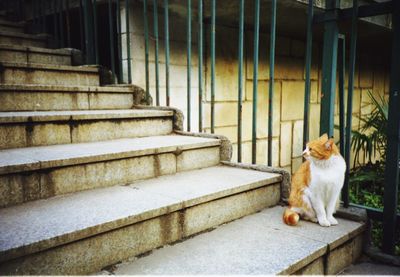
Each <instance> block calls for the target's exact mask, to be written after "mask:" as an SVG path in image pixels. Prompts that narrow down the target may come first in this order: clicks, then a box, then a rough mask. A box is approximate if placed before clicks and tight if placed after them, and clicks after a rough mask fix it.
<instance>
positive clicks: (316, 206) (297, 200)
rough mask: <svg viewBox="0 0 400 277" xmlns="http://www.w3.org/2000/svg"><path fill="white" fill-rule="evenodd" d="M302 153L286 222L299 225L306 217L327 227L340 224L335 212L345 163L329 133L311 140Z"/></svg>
mask: <svg viewBox="0 0 400 277" xmlns="http://www.w3.org/2000/svg"><path fill="white" fill-rule="evenodd" d="M303 156H304V157H305V159H306V161H305V162H304V163H303V164H302V165H301V166H300V168H299V169H298V170H297V172H296V173H295V174H294V175H293V178H292V185H291V192H290V196H289V207H288V208H286V209H285V211H284V213H283V221H284V222H285V223H286V224H288V225H296V224H297V223H298V221H299V219H300V218H303V219H305V220H309V221H312V222H315V223H317V222H318V223H319V224H320V225H321V226H325V227H328V226H331V225H337V224H338V222H337V220H336V219H335V218H334V217H333V214H334V212H335V211H336V208H337V205H338V204H339V196H340V191H341V189H342V186H343V183H344V174H345V171H346V162H345V161H344V159H343V157H342V156H341V155H340V153H339V150H338V148H337V146H336V145H335V143H334V141H333V139H332V138H328V136H327V134H323V135H322V136H321V137H320V138H318V139H316V140H313V141H310V142H309V143H308V144H307V146H306V149H305V150H304V152H303Z"/></svg>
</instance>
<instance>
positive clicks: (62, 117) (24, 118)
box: [0, 109, 173, 124]
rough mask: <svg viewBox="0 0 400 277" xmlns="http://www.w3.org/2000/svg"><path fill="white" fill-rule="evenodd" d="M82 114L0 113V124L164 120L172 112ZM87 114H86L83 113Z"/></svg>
mask: <svg viewBox="0 0 400 277" xmlns="http://www.w3.org/2000/svg"><path fill="white" fill-rule="evenodd" d="M82 111H83V112H82V113H80V114H73V113H72V110H71V111H66V112H71V113H70V114H67V113H64V114H61V113H60V114H53V115H51V114H49V115H45V114H44V115H35V113H38V112H31V113H32V114H31V115H29V114H27V113H30V112H29V111H28V112H27V111H24V112H0V124H17V123H20V124H21V123H22V124H24V123H25V124H27V123H51V122H60V121H61V122H66V121H88V120H113V119H145V118H166V117H172V116H173V112H171V111H159V112H156V111H154V112H152V110H149V112H142V113H140V112H136V111H138V110H134V109H132V112H129V113H127V112H124V113H119V111H129V110H127V109H122V110H82ZM90 111H103V113H91V112H90ZM104 111H114V112H104ZM46 112H47V111H42V112H40V113H46ZM84 112H87V113H84ZM5 113H13V114H18V113H25V114H27V115H13V116H6V115H5ZM48 113H56V112H54V111H49V112H48Z"/></svg>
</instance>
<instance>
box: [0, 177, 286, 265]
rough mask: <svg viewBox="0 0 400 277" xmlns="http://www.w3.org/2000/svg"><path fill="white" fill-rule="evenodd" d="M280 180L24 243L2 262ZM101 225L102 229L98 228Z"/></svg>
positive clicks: (0, 257)
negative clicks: (94, 230) (41, 245)
mask: <svg viewBox="0 0 400 277" xmlns="http://www.w3.org/2000/svg"><path fill="white" fill-rule="evenodd" d="M279 182H280V176H274V177H269V178H268V179H263V180H260V181H253V182H251V183H248V184H242V185H240V186H237V187H236V188H235V189H225V190H222V191H219V192H216V193H212V194H209V195H207V197H206V198H205V195H203V196H198V197H196V198H194V199H190V200H178V199H177V201H178V202H177V203H173V204H169V205H166V206H162V207H159V208H157V209H153V210H148V211H145V212H143V213H141V214H136V215H132V216H129V217H126V218H123V219H117V220H114V221H110V222H106V223H104V224H99V225H96V226H91V227H88V228H85V229H82V230H78V231H75V232H72V233H67V234H63V235H59V236H55V237H54V238H50V239H46V240H42V241H38V242H33V243H31V244H26V245H23V246H21V247H18V248H12V249H10V250H5V251H1V252H0V262H6V261H8V260H12V259H15V258H18V257H22V256H25V255H31V254H34V253H38V252H41V251H44V250H48V249H51V248H53V247H57V246H61V245H64V244H68V243H71V242H74V241H78V240H80V239H85V238H88V237H92V236H96V235H99V234H102V233H106V232H109V231H112V230H114V229H118V228H123V227H126V226H129V225H133V224H136V223H139V222H144V221H146V220H150V219H152V218H157V217H160V216H162V215H165V214H168V213H172V212H176V211H179V210H184V209H187V208H190V207H193V206H197V205H200V204H204V203H208V202H211V201H214V200H218V199H221V198H225V197H230V196H233V195H237V194H240V193H245V192H247V191H251V190H254V189H257V188H261V187H266V186H271V185H274V184H277V183H279ZM232 190H233V191H234V192H233V193H231V191H232ZM203 199H204V200H203ZM200 200H201V201H200ZM39 201H40V200H39ZM189 202H190V203H191V205H187V203H189ZM100 227H101V229H100V230H98V229H99V228H100ZM93 229H97V230H98V231H97V232H96V233H95V234H91V235H90V233H91V232H92V230H93ZM71 236H74V239H71ZM64 237H66V238H65V239H63V238H64ZM53 239H56V241H55V242H54V243H53V244H50V243H49V240H50V241H51V240H53ZM68 239H69V240H68ZM40 244H45V245H44V246H43V247H40V248H38V249H32V248H35V247H38V246H37V245H40Z"/></svg>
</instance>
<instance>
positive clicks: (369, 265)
mask: <svg viewBox="0 0 400 277" xmlns="http://www.w3.org/2000/svg"><path fill="white" fill-rule="evenodd" d="M339 275H393V276H394V275H400V267H398V266H391V265H385V264H380V263H375V262H361V263H358V264H354V265H351V266H349V267H347V268H346V269H345V270H343V272H341V273H340V274H339Z"/></svg>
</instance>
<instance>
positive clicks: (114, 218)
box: [0, 166, 281, 261]
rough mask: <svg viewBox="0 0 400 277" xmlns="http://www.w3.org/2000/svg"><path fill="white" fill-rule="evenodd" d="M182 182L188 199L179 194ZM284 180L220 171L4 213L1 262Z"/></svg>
mask: <svg viewBox="0 0 400 277" xmlns="http://www.w3.org/2000/svg"><path fill="white" fill-rule="evenodd" d="M217 172H218V176H219V178H217V179H216V178H215V174H217ZM183 180H186V182H185V187H186V189H185V194H180V195H177V194H176V193H175V192H176V191H177V190H179V189H181V188H182V184H183ZM280 180H281V179H280V175H278V174H270V173H263V172H257V171H252V170H245V169H238V168H233V167H227V166H217V167H210V168H205V169H200V170H193V171H189V172H182V173H178V174H176V175H172V176H163V177H159V178H156V179H153V180H152V182H151V183H149V182H146V181H145V182H138V183H136V184H134V185H131V186H114V187H111V188H103V189H96V190H90V191H83V192H79V193H74V194H68V195H63V196H58V197H53V198H50V199H48V200H39V201H34V202H30V203H25V204H22V205H19V206H15V207H10V208H4V209H1V210H0V213H1V217H0V261H4V260H9V259H11V258H15V257H18V256H20V255H26V254H29V253H34V252H38V251H40V250H44V249H48V248H50V247H54V246H57V245H61V244H65V243H67V242H71V241H76V240H78V239H81V238H85V237H87V236H89V235H90V236H92V235H96V234H98V233H102V232H106V231H108V230H111V229H115V228H120V227H123V226H126V225H129V224H133V223H135V222H138V221H143V220H146V219H149V218H153V217H156V216H159V215H162V214H167V213H171V212H174V211H177V210H179V209H181V208H187V207H188V206H189V204H188V203H190V204H191V205H196V204H200V203H205V202H208V201H211V200H214V199H219V198H222V197H225V196H228V195H232V194H236V193H239V192H242V191H247V190H249V189H252V188H257V187H261V186H266V185H269V184H274V183H277V182H279V181H280ZM147 187H148V188H147Z"/></svg>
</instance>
